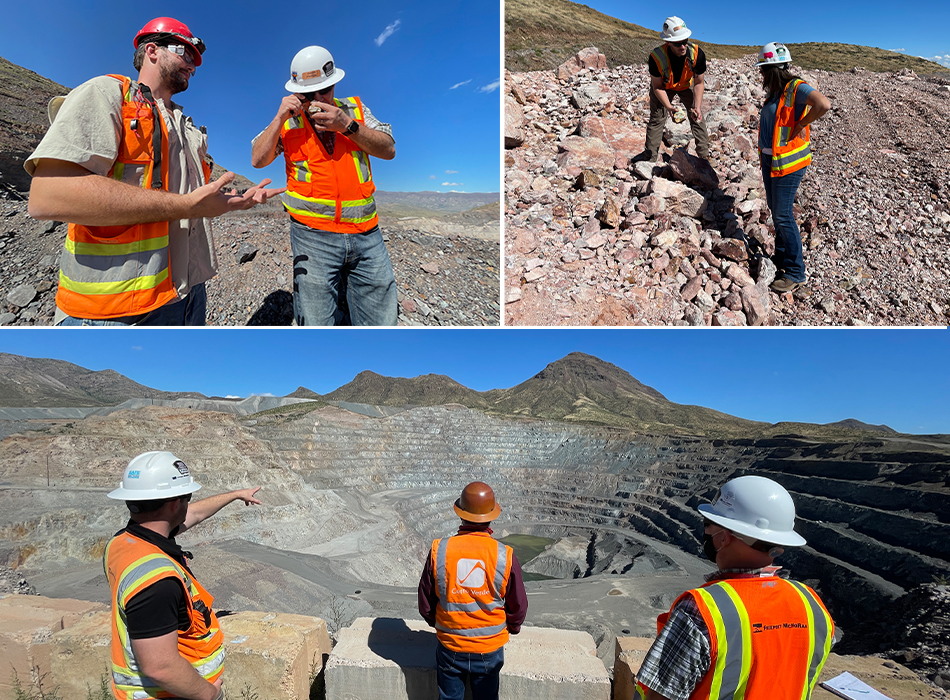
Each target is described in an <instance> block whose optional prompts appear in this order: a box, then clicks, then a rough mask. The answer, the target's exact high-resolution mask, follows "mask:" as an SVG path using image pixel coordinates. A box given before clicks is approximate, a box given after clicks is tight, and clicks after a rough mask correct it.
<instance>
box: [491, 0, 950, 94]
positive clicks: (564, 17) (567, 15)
mask: <svg viewBox="0 0 950 700" xmlns="http://www.w3.org/2000/svg"><path fill="white" fill-rule="evenodd" d="M696 38H697V39H698V40H699V44H700V45H701V46H702V47H703V51H705V53H706V55H707V56H708V57H709V58H741V57H742V56H747V55H750V54H756V53H758V51H759V48H760V47H759V46H729V45H725V44H709V43H706V42H704V41H702V35H701V33H698V35H697V37H696ZM660 43H661V39H660V34H659V32H655V31H652V30H650V29H646V28H644V27H641V26H638V25H636V24H631V23H629V22H624V21H622V20H619V19H615V18H614V17H608V16H607V15H604V14H601V13H600V12H597V11H596V10H593V9H591V8H590V7H587V6H586V5H579V4H577V3H574V2H570V1H569V0H506V2H505V67H506V68H507V69H508V70H512V71H529V70H549V69H552V68H556V67H557V66H558V65H560V64H561V63H563V62H564V61H565V60H567V59H568V58H570V57H571V56H573V55H574V54H575V53H577V52H578V51H579V50H581V49H583V48H585V47H587V46H596V47H597V48H598V49H599V50H600V52H601V53H603V54H604V55H605V56H606V57H607V64H608V65H610V66H617V65H633V64H638V63H645V62H646V59H647V56H648V55H649V53H650V51H652V50H653V48H654V47H656V46H658V45H659V44H660ZM788 46H789V49H790V50H791V52H792V56H794V57H795V65H797V66H799V67H801V68H804V69H821V70H828V71H836V72H840V71H847V70H851V69H852V68H855V67H858V68H864V69H866V70H869V71H874V72H879V73H882V72H896V71H899V70H901V69H902V68H910V69H911V70H913V71H915V72H917V73H920V74H924V75H930V74H942V75H945V76H948V77H950V71H948V70H947V69H946V68H944V67H943V66H941V65H939V64H937V63H933V62H931V61H925V60H924V59H922V58H915V57H913V56H905V55H903V54H899V53H894V52H893V51H884V50H882V49H876V48H873V47H868V46H855V45H852V44H818V43H807V44H789V45H788Z"/></svg>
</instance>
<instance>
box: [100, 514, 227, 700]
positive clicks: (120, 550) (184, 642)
mask: <svg viewBox="0 0 950 700" xmlns="http://www.w3.org/2000/svg"><path fill="white" fill-rule="evenodd" d="M103 566H104V568H105V571H106V577H107V578H108V579H109V586H110V587H111V590H112V692H113V694H114V695H115V697H116V699H117V700H145V699H146V698H169V697H175V696H174V695H173V694H172V693H169V692H167V691H165V690H162V688H160V687H158V686H155V685H153V683H154V681H152V679H150V678H149V677H148V676H146V675H144V674H143V673H142V671H141V669H140V668H139V664H138V662H137V661H136V659H135V656H134V654H133V653H132V642H131V640H130V638H129V630H128V627H127V621H126V613H125V606H126V604H127V603H128V602H129V600H130V599H131V598H132V597H133V596H134V595H135V594H136V593H139V592H140V591H142V590H143V589H145V588H147V587H148V586H150V585H152V584H153V583H156V582H157V581H160V580H162V579H165V578H175V579H178V580H179V581H181V585H182V587H183V588H184V590H185V592H186V596H185V600H186V602H187V605H188V616H189V618H190V619H191V626H190V627H189V628H188V629H187V630H186V631H184V632H183V631H180V630H179V632H178V652H179V653H180V654H181V655H182V657H184V658H185V659H186V660H187V661H188V662H189V663H190V664H191V665H192V666H193V667H194V669H195V671H197V672H198V674H199V675H200V676H201V677H203V678H204V679H205V680H207V681H208V682H209V683H213V682H214V681H216V680H217V679H218V677H219V676H220V675H221V673H222V672H223V671H224V633H223V632H222V631H221V628H220V626H219V624H218V618H217V617H216V616H215V614H214V611H213V610H212V609H211V605H212V603H214V598H213V597H212V596H211V594H210V593H208V591H206V590H205V589H204V587H202V585H201V584H200V583H198V581H196V580H195V578H194V577H193V576H192V575H191V574H190V573H188V571H187V570H186V569H185V568H184V567H183V566H181V565H180V564H179V563H178V562H176V561H175V560H174V559H172V558H171V557H170V556H168V555H167V554H166V553H165V552H163V551H162V550H161V549H159V548H158V547H156V546H155V545H154V544H151V543H149V542H146V541H145V540H142V539H140V538H138V537H136V536H135V535H133V534H131V533H129V532H122V533H119V534H118V535H116V536H115V537H113V538H112V540H110V541H109V544H108V545H106V551H105V554H104V555H103Z"/></svg>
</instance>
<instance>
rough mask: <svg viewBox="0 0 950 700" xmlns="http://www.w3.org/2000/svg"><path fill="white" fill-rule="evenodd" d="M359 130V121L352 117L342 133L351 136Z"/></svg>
mask: <svg viewBox="0 0 950 700" xmlns="http://www.w3.org/2000/svg"><path fill="white" fill-rule="evenodd" d="M359 130H360V123H359V122H358V121H356V120H355V119H354V120H353V121H352V122H350V125H349V126H348V127H346V131H344V132H343V135H344V136H352V135H353V134H355V133H356V132H357V131H359Z"/></svg>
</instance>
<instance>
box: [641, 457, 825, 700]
mask: <svg viewBox="0 0 950 700" xmlns="http://www.w3.org/2000/svg"><path fill="white" fill-rule="evenodd" d="M698 510H699V513H700V515H702V516H703V523H704V526H705V529H704V532H703V553H704V554H705V555H706V557H707V558H708V559H710V560H711V561H713V562H715V563H716V566H717V567H718V570H717V571H716V572H714V573H712V574H709V575H708V576H707V577H706V583H705V584H704V585H703V586H701V587H699V588H695V589H693V590H690V591H686V592H685V593H684V594H683V595H681V596H680V597H679V598H677V599H676V601H675V602H674V603H673V606H672V607H671V608H670V611H669V612H668V613H664V614H663V615H660V617H659V618H658V619H657V628H658V635H657V638H656V641H655V642H654V643H653V646H652V647H651V648H650V651H649V652H647V655H646V657H645V658H644V660H643V664H642V665H641V667H640V670H639V672H638V673H637V689H636V697H637V698H638V699H639V700H662V699H663V698H665V699H666V700H716V699H717V698H738V697H742V698H745V699H746V700H766V699H767V700H808V699H809V697H810V696H811V693H812V690H814V687H815V684H816V683H817V682H818V676H819V674H820V673H821V669H822V667H823V666H824V663H825V660H826V659H827V658H828V653H829V651H830V650H831V645H832V642H833V638H834V630H835V625H834V622H833V621H832V619H831V615H829V614H828V611H827V610H826V609H825V606H824V603H822V601H821V599H820V598H819V597H818V595H817V594H816V593H815V591H813V590H812V589H811V588H809V587H808V586H806V585H805V584H803V583H799V582H797V581H792V580H790V579H788V578H786V577H784V576H782V575H781V573H782V572H781V571H780V570H779V567H777V566H773V565H772V562H773V560H774V559H775V557H777V556H779V555H780V554H782V552H783V551H784V547H800V546H802V545H804V544H805V538H803V537H802V536H801V535H799V534H798V533H797V532H795V530H794V525H795V504H794V502H793V501H792V497H791V495H790V494H789V493H788V491H786V490H785V489H784V488H783V487H782V486H781V485H780V484H778V483H776V482H775V481H772V480H771V479H767V478H765V477H761V476H751V475H750V476H740V477H738V478H736V479H732V480H731V481H728V482H727V483H726V484H724V485H723V486H722V488H721V489H720V490H719V493H718V494H717V496H716V498H715V499H714V500H713V502H712V503H704V504H702V505H700V506H699V509H698Z"/></svg>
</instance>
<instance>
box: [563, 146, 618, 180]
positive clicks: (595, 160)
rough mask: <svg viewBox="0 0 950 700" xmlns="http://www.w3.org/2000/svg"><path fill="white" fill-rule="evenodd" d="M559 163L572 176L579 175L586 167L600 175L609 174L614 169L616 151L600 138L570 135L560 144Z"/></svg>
mask: <svg viewBox="0 0 950 700" xmlns="http://www.w3.org/2000/svg"><path fill="white" fill-rule="evenodd" d="M560 148H561V152H560V153H558V155H557V165H558V167H559V168H561V169H562V170H565V171H567V174H568V175H570V176H571V177H577V176H578V175H580V173H581V171H582V170H584V169H585V168H589V169H590V170H593V171H594V172H596V173H598V174H599V175H609V174H610V173H611V172H613V169H614V152H613V150H612V149H611V148H610V147H609V146H608V145H607V144H605V143H604V142H603V141H601V140H600V139H594V138H584V137H582V136H568V137H567V138H565V139H564V140H563V141H562V142H561V144H560Z"/></svg>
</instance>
